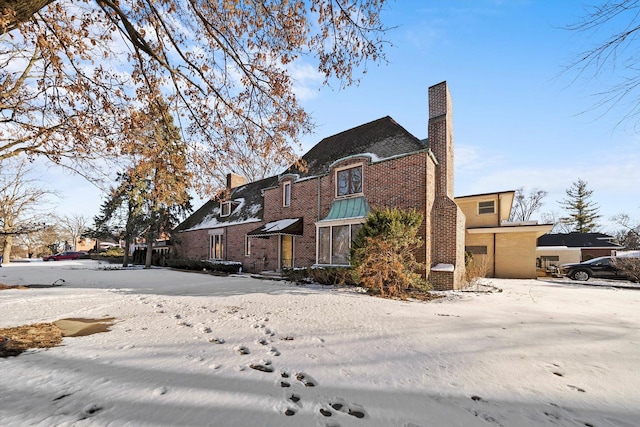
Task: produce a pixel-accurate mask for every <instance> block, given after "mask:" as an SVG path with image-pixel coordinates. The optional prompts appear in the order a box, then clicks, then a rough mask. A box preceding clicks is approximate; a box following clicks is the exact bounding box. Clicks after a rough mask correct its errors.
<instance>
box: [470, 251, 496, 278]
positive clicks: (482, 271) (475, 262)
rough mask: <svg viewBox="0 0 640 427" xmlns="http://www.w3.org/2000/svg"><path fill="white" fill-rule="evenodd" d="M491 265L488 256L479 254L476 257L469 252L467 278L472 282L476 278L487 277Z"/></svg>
mask: <svg viewBox="0 0 640 427" xmlns="http://www.w3.org/2000/svg"><path fill="white" fill-rule="evenodd" d="M490 267H491V266H490V263H489V257H488V256H486V255H479V256H477V257H474V256H473V255H472V254H469V253H467V260H466V268H465V280H466V281H467V282H468V283H471V282H472V281H473V280H474V279H479V278H482V277H487V274H488V273H489V270H490Z"/></svg>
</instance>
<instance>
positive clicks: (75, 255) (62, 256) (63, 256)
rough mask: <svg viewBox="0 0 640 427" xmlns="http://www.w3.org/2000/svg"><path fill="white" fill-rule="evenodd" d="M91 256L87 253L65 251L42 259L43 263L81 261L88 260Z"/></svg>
mask: <svg viewBox="0 0 640 427" xmlns="http://www.w3.org/2000/svg"><path fill="white" fill-rule="evenodd" d="M88 256H89V254H88V253H86V252H73V251H65V252H58V253H57V254H55V255H45V256H43V257H42V260H43V261H62V260H67V259H80V258H87V257H88Z"/></svg>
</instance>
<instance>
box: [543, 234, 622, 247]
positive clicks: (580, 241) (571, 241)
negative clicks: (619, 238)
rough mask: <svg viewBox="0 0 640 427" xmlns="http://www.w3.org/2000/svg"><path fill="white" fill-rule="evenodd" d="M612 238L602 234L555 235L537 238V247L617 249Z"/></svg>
mask: <svg viewBox="0 0 640 427" xmlns="http://www.w3.org/2000/svg"><path fill="white" fill-rule="evenodd" d="M611 240H613V237H612V236H609V235H607V234H602V233H557V234H545V235H543V236H540V237H538V246H566V247H568V248H591V249H595V248H601V249H609V248H611V249H617V248H622V246H620V245H618V244H616V243H613V242H612V241H611Z"/></svg>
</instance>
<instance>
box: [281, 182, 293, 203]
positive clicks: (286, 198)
mask: <svg viewBox="0 0 640 427" xmlns="http://www.w3.org/2000/svg"><path fill="white" fill-rule="evenodd" d="M289 205H291V183H290V182H285V183H284V185H283V186H282V206H284V207H287V206H289Z"/></svg>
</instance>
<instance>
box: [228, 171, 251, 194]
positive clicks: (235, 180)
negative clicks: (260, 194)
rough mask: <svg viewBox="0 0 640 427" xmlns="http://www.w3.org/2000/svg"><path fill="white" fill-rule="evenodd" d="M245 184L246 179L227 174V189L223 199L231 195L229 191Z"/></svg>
mask: <svg viewBox="0 0 640 427" xmlns="http://www.w3.org/2000/svg"><path fill="white" fill-rule="evenodd" d="M246 183H247V178H245V177H243V176H240V175H237V174H235V173H233V172H231V173H228V174H227V188H226V191H225V198H227V197H229V196H230V195H231V190H233V189H234V188H236V187H240V186H241V185H245V184H246Z"/></svg>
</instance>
